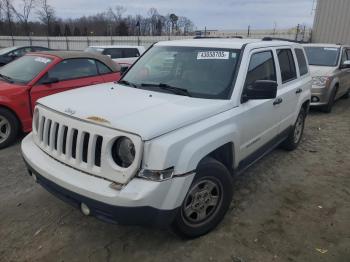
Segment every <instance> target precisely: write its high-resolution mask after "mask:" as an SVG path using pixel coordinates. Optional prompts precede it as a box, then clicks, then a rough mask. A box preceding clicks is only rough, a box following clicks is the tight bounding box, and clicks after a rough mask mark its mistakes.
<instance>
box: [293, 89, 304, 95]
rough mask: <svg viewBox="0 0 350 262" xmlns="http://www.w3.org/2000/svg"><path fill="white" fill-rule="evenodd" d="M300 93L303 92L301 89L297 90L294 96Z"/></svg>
mask: <svg viewBox="0 0 350 262" xmlns="http://www.w3.org/2000/svg"><path fill="white" fill-rule="evenodd" d="M301 92H303V89H301V88H298V89H297V91H295V93H296V94H300V93H301Z"/></svg>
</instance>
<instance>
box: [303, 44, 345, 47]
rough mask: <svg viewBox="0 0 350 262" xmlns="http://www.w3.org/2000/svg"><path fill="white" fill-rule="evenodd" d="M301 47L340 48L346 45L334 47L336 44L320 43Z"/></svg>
mask: <svg viewBox="0 0 350 262" xmlns="http://www.w3.org/2000/svg"><path fill="white" fill-rule="evenodd" d="M303 46H314V47H342V46H346V45H340V44H339V45H336V44H322V43H317V44H303Z"/></svg>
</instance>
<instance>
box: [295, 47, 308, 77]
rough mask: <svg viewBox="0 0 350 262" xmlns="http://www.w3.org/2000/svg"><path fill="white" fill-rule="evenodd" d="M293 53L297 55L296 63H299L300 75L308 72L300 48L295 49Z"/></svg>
mask: <svg viewBox="0 0 350 262" xmlns="http://www.w3.org/2000/svg"><path fill="white" fill-rule="evenodd" d="M295 54H296V56H297V60H298V64H299V71H300V75H301V76H303V75H306V74H307V73H308V67H307V63H306V59H305V55H304V52H303V50H302V49H299V48H297V49H295Z"/></svg>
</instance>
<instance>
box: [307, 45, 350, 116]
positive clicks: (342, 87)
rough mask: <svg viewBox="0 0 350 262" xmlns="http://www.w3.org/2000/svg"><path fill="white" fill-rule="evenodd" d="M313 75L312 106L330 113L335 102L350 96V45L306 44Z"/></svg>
mask: <svg viewBox="0 0 350 262" xmlns="http://www.w3.org/2000/svg"><path fill="white" fill-rule="evenodd" d="M304 49H305V52H306V55H307V57H308V60H309V65H310V72H311V75H312V82H313V83H312V98H311V106H317V107H320V108H321V109H322V110H323V111H324V112H326V113H330V112H331V110H332V107H333V105H334V102H335V101H336V100H337V99H339V98H341V97H345V98H348V97H349V93H350V46H343V45H334V44H305V45H304Z"/></svg>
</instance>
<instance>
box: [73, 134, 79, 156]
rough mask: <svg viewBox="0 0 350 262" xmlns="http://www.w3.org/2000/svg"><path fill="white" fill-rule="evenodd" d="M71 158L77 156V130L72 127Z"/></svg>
mask: <svg viewBox="0 0 350 262" xmlns="http://www.w3.org/2000/svg"><path fill="white" fill-rule="evenodd" d="M72 136H73V138H72V158H74V159H76V157H77V139H78V130H76V129H75V128H73V131H72Z"/></svg>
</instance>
